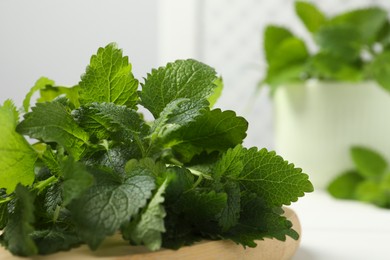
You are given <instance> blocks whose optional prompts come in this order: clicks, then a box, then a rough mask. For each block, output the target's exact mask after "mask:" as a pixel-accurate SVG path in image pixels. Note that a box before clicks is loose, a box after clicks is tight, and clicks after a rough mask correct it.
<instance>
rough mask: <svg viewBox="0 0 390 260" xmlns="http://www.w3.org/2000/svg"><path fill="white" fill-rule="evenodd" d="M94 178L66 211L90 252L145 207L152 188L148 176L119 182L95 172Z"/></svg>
mask: <svg viewBox="0 0 390 260" xmlns="http://www.w3.org/2000/svg"><path fill="white" fill-rule="evenodd" d="M94 177H95V179H96V181H97V183H96V185H94V186H92V187H91V188H90V189H89V190H88V191H87V192H86V193H84V195H83V196H82V197H81V198H79V199H78V200H76V201H74V202H73V203H72V204H71V208H70V209H71V212H72V218H73V220H74V222H75V224H76V226H77V229H78V232H79V234H80V236H81V237H82V239H83V240H84V241H86V242H87V243H88V245H89V246H90V248H92V249H96V248H97V247H98V246H99V245H100V243H101V242H102V241H103V240H104V238H105V237H106V236H110V235H113V234H114V233H115V232H117V231H118V230H119V227H120V226H121V225H122V224H123V223H124V222H126V221H128V220H129V219H130V218H131V217H132V216H133V215H135V214H137V213H138V211H139V209H140V208H143V207H145V205H146V204H147V200H148V199H149V198H150V197H151V195H152V190H154V188H155V184H154V179H153V178H152V177H150V176H144V175H134V176H132V177H129V178H127V179H125V180H123V181H119V180H118V179H117V178H115V177H113V176H112V175H110V174H109V173H105V172H102V171H99V172H96V173H95V174H94Z"/></svg>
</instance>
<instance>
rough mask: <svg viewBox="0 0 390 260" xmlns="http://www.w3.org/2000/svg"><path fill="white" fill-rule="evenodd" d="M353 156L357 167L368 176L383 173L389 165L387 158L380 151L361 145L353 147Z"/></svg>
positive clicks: (363, 174) (376, 175) (373, 176)
mask: <svg viewBox="0 0 390 260" xmlns="http://www.w3.org/2000/svg"><path fill="white" fill-rule="evenodd" d="M351 157H352V160H353V162H354V163H355V165H356V169H357V170H358V171H359V173H360V174H361V175H362V176H364V177H366V178H375V177H378V176H381V175H383V174H384V172H385V170H386V169H387V166H388V165H387V162H386V160H385V159H384V158H383V157H382V156H381V155H380V154H379V153H377V152H375V151H374V150H371V149H369V148H365V147H361V146H354V147H352V148H351Z"/></svg>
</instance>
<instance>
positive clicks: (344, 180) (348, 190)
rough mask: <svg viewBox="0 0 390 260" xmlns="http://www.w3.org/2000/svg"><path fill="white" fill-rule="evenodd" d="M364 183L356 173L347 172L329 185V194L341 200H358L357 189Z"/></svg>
mask: <svg viewBox="0 0 390 260" xmlns="http://www.w3.org/2000/svg"><path fill="white" fill-rule="evenodd" d="M363 181H364V178H363V177H362V176H361V175H360V174H359V173H358V172H356V171H354V170H353V171H347V172H345V173H343V174H341V175H340V176H338V177H337V178H335V179H334V180H332V182H331V183H330V184H329V185H328V188H327V190H328V191H329V193H330V194H331V195H332V196H333V197H335V198H339V199H356V195H355V191H356V187H357V186H358V185H359V184H360V183H361V182H363Z"/></svg>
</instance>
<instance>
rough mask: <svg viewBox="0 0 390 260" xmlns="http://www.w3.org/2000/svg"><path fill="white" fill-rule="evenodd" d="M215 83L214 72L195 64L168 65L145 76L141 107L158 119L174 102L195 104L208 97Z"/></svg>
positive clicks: (209, 68) (200, 64) (203, 65)
mask: <svg viewBox="0 0 390 260" xmlns="http://www.w3.org/2000/svg"><path fill="white" fill-rule="evenodd" d="M217 79H218V77H217V75H216V72H215V70H214V69H213V68H211V67H209V66H207V65H205V64H203V63H201V62H198V61H195V60H178V61H175V62H173V63H168V64H167V65H166V67H161V68H159V69H157V70H153V71H152V72H151V73H150V74H148V77H147V78H146V80H145V84H143V86H142V91H141V92H140V98H141V104H142V105H143V106H144V107H146V108H147V109H148V110H149V111H150V112H151V113H152V114H153V116H154V117H155V118H158V117H159V115H160V113H161V112H162V111H163V110H164V108H165V107H166V106H167V105H168V104H169V103H171V102H172V101H174V100H176V99H179V98H188V99H191V100H192V101H194V102H196V101H201V100H203V99H205V98H208V97H210V96H211V95H212V94H213V90H214V89H215V88H216V87H217V85H216V80H217Z"/></svg>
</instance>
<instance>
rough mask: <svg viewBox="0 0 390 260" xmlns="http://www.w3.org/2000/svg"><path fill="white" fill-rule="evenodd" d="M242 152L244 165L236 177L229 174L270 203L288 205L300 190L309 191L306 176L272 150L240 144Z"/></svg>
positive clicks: (310, 188)
mask: <svg viewBox="0 0 390 260" xmlns="http://www.w3.org/2000/svg"><path fill="white" fill-rule="evenodd" d="M242 153H243V157H242V162H243V165H244V168H243V170H242V172H241V174H240V175H239V176H238V177H231V178H232V179H235V180H237V181H239V183H240V185H241V186H242V187H245V189H246V190H248V191H251V192H253V193H255V194H257V195H258V196H259V197H262V198H264V200H265V201H266V202H267V203H270V205H273V206H282V205H283V204H284V205H290V204H291V202H294V201H296V200H297V199H298V197H301V196H303V195H304V192H311V191H313V186H312V184H311V183H310V181H309V180H308V176H307V175H306V174H304V173H302V170H301V169H300V168H295V167H294V165H293V164H289V163H288V162H287V161H284V160H283V158H282V157H280V156H278V155H276V154H275V152H268V151H267V150H266V149H265V148H263V149H261V150H260V151H258V150H257V149H256V148H251V149H249V150H248V149H245V148H243V150H242Z"/></svg>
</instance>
